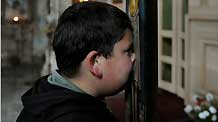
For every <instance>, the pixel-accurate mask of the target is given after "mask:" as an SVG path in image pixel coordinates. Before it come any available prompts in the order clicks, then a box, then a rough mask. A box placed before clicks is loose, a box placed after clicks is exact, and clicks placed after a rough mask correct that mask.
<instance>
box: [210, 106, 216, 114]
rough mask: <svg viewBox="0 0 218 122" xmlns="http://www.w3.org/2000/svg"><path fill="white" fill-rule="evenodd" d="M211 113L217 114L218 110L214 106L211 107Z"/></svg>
mask: <svg viewBox="0 0 218 122" xmlns="http://www.w3.org/2000/svg"><path fill="white" fill-rule="evenodd" d="M209 111H210V112H211V113H212V114H215V113H216V112H217V111H216V108H215V107H213V106H210V107H209Z"/></svg>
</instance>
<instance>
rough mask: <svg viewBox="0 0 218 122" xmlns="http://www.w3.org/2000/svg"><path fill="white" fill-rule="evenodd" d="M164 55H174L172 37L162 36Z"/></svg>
mask: <svg viewBox="0 0 218 122" xmlns="http://www.w3.org/2000/svg"><path fill="white" fill-rule="evenodd" d="M162 40H163V43H162V55H166V56H172V39H171V38H162Z"/></svg>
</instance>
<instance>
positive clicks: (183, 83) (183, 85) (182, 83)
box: [181, 68, 185, 88]
mask: <svg viewBox="0 0 218 122" xmlns="http://www.w3.org/2000/svg"><path fill="white" fill-rule="evenodd" d="M181 86H182V88H185V69H184V68H181Z"/></svg>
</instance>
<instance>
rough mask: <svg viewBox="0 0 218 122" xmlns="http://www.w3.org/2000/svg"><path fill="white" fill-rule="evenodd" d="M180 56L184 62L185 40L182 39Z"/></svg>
mask: <svg viewBox="0 0 218 122" xmlns="http://www.w3.org/2000/svg"><path fill="white" fill-rule="evenodd" d="M181 47H182V48H181V56H182V60H185V40H184V39H182V42H181Z"/></svg>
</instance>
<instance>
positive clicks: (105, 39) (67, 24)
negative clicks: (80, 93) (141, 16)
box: [53, 2, 133, 78]
mask: <svg viewBox="0 0 218 122" xmlns="http://www.w3.org/2000/svg"><path fill="white" fill-rule="evenodd" d="M127 29H129V30H130V31H131V32H133V28H132V25H131V21H130V19H129V17H128V15H127V14H126V13H124V12H123V11H121V10H119V9H118V8H116V7H114V6H112V5H109V4H106V3H102V2H82V3H77V4H73V5H72V6H70V7H69V8H67V9H66V10H65V11H64V12H63V14H62V15H61V17H60V18H59V22H58V25H57V28H56V30H55V33H54V40H53V48H54V51H55V55H56V61H57V66H58V68H59V70H60V72H61V73H63V74H64V75H65V76H67V77H70V78H71V77H73V76H74V75H75V74H76V73H77V72H78V68H79V67H80V64H81V62H82V61H83V60H84V59H85V57H86V56H87V54H88V53H89V52H90V51H92V50H94V51H98V52H99V53H100V54H101V55H103V56H104V57H106V58H108V57H109V56H111V54H112V51H113V47H114V45H115V43H116V42H118V41H120V40H121V39H122V38H123V36H124V34H125V31H126V30H127Z"/></svg>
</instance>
